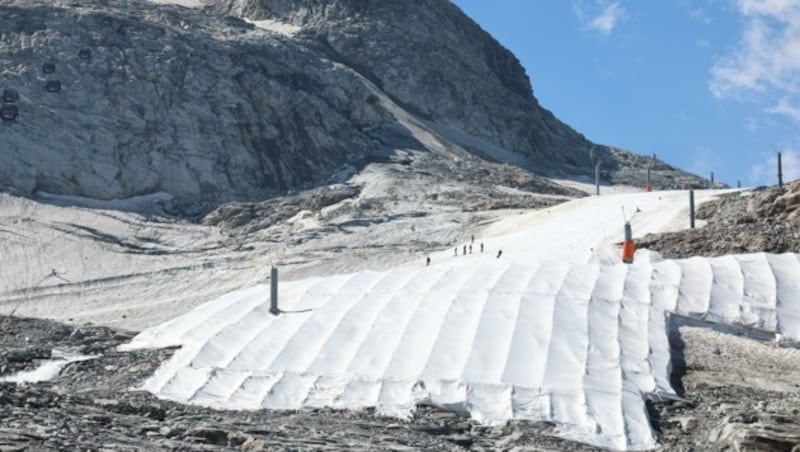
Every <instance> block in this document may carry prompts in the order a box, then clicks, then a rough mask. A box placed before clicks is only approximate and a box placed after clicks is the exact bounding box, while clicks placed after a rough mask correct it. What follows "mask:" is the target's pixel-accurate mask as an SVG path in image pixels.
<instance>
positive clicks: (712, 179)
mask: <svg viewBox="0 0 800 452" xmlns="http://www.w3.org/2000/svg"><path fill="white" fill-rule="evenodd" d="M711 187H712V188H713V187H714V172H713V171H712V172H711Z"/></svg>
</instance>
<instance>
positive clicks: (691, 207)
mask: <svg viewBox="0 0 800 452" xmlns="http://www.w3.org/2000/svg"><path fill="white" fill-rule="evenodd" d="M689 226H690V227H691V228H692V229H694V190H689Z"/></svg>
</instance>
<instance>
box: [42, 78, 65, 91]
mask: <svg viewBox="0 0 800 452" xmlns="http://www.w3.org/2000/svg"><path fill="white" fill-rule="evenodd" d="M44 89H46V90H47V92H48V93H59V92H61V81H60V80H48V81H47V84H46V85H44Z"/></svg>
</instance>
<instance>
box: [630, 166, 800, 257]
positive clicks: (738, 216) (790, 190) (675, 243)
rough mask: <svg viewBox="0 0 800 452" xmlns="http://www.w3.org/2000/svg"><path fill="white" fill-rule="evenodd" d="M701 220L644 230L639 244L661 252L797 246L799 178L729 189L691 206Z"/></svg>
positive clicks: (716, 253) (770, 250)
mask: <svg viewBox="0 0 800 452" xmlns="http://www.w3.org/2000/svg"><path fill="white" fill-rule="evenodd" d="M697 218H698V219H700V220H704V221H707V224H706V225H705V226H703V227H701V228H698V229H692V230H686V231H681V232H674V233H667V234H648V235H646V236H644V237H643V238H642V239H641V240H638V241H637V246H638V247H640V248H648V249H651V250H655V251H658V252H659V253H661V255H662V256H664V257H665V258H670V259H674V258H685V257H692V256H700V255H703V256H722V255H725V254H736V253H759V252H768V253H787V252H793V253H798V252H800V181H795V182H793V183H791V184H788V185H786V186H784V187H783V188H779V187H769V188H767V187H762V188H758V189H756V190H753V191H744V192H735V193H730V194H727V195H724V196H721V197H720V198H719V199H717V200H713V201H709V202H707V203H705V204H703V205H702V206H700V207H699V208H698V209H697Z"/></svg>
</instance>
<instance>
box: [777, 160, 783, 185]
mask: <svg viewBox="0 0 800 452" xmlns="http://www.w3.org/2000/svg"><path fill="white" fill-rule="evenodd" d="M778 187H780V188H783V165H782V164H781V153H780V152H778Z"/></svg>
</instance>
